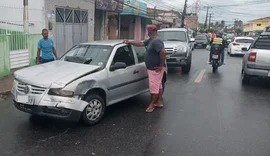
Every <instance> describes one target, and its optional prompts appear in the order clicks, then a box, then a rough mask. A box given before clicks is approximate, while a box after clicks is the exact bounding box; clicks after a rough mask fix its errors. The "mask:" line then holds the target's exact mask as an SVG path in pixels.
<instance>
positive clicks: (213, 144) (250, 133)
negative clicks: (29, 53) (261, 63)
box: [0, 49, 270, 156]
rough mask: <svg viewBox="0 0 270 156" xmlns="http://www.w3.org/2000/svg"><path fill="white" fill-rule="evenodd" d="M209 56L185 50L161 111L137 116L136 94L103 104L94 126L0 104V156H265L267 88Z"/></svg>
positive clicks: (140, 105)
mask: <svg viewBox="0 0 270 156" xmlns="http://www.w3.org/2000/svg"><path fill="white" fill-rule="evenodd" d="M208 56H209V52H208V51H206V50H204V49H195V50H194V51H193V58H192V68H191V72H190V73H189V74H188V75H183V74H181V69H176V70H174V71H170V72H169V75H168V81H167V83H166V91H165V93H164V108H163V109H158V108H157V109H155V111H154V112H153V113H149V114H147V113H145V109H146V108H147V106H148V104H149V102H150V96H149V94H143V95H140V96H138V97H136V98H132V99H130V100H127V101H125V102H121V103H119V104H116V105H113V106H110V107H109V108H107V110H106V115H105V118H104V119H103V120H102V121H101V122H100V123H99V124H97V125H94V126H90V127H87V126H84V125H82V124H78V123H68V122H64V121H61V120H55V119H47V118H41V117H35V116H31V115H29V114H26V113H23V112H21V111H18V110H17V109H16V108H15V107H14V106H13V103H12V99H11V98H9V99H8V100H7V101H2V102H0V119H1V120H0V129H1V133H0V155H1V156H6V155H7V156H13V155H14V156H15V155H16V156H32V155H33V156H34V155H39V156H53V155H58V156H75V155H78V156H91V155H96V156H255V155H256V156H269V155H270V103H269V101H270V96H269V90H270V85H269V84H268V83H267V81H264V80H257V79H254V80H253V81H252V82H251V84H250V85H247V86H243V85H242V84H241V64H242V57H239V56H234V57H230V56H228V55H227V54H225V63H226V65H224V66H221V67H220V68H219V69H218V72H217V73H212V68H211V66H210V65H208V64H207V60H208Z"/></svg>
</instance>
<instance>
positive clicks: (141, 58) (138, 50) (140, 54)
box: [133, 46, 146, 63]
mask: <svg viewBox="0 0 270 156" xmlns="http://www.w3.org/2000/svg"><path fill="white" fill-rule="evenodd" d="M133 47H134V50H135V52H136V54H137V57H138V62H139V63H142V62H144V56H145V53H146V48H145V47H144V46H143V47H136V46H133Z"/></svg>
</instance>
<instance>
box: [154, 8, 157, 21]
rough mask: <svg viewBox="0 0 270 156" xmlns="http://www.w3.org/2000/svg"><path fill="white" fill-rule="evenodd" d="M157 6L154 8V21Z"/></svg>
mask: <svg viewBox="0 0 270 156" xmlns="http://www.w3.org/2000/svg"><path fill="white" fill-rule="evenodd" d="M156 12H157V6H155V7H154V19H156Z"/></svg>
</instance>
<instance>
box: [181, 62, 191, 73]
mask: <svg viewBox="0 0 270 156" xmlns="http://www.w3.org/2000/svg"><path fill="white" fill-rule="evenodd" d="M190 69H191V63H188V64H187V65H185V66H183V67H182V72H183V73H184V74H187V73H189V72H190Z"/></svg>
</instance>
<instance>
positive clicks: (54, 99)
mask: <svg viewBox="0 0 270 156" xmlns="http://www.w3.org/2000/svg"><path fill="white" fill-rule="evenodd" d="M15 88H16V87H15ZM11 92H12V95H13V99H14V100H13V101H14V106H15V107H16V108H17V109H19V110H21V111H23V112H26V113H30V114H34V115H39V116H46V117H52V118H59V119H64V120H68V121H79V120H80V117H81V113H82V112H83V110H84V108H85V107H86V106H87V104H88V103H87V102H85V101H83V100H81V99H79V98H78V97H72V98H71V97H61V96H52V95H48V91H47V90H46V91H45V92H44V93H43V94H31V93H29V94H22V93H21V92H20V91H18V90H16V89H12V91H11Z"/></svg>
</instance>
